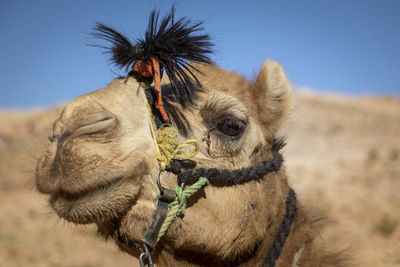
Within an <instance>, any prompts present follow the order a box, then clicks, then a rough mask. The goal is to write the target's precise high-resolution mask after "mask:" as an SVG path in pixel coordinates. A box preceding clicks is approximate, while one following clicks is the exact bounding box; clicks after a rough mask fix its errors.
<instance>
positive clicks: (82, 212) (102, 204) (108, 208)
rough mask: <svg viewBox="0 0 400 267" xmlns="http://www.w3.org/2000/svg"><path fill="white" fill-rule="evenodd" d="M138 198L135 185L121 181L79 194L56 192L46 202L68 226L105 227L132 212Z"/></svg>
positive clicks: (126, 180) (115, 180)
mask: <svg viewBox="0 0 400 267" xmlns="http://www.w3.org/2000/svg"><path fill="white" fill-rule="evenodd" d="M138 194H139V188H138V187H137V185H135V184H134V183H132V180H130V179H123V178H122V177H121V178H118V179H114V180H113V182H111V183H107V184H104V185H99V186H96V187H95V188H91V189H86V190H85V191H81V192H79V193H73V194H72V193H69V192H65V191H64V190H59V191H57V193H54V194H52V195H51V197H50V200H49V202H50V206H51V207H52V209H53V210H54V211H55V212H56V213H57V215H58V216H59V217H61V218H63V219H65V220H67V221H69V222H73V223H77V224H89V223H104V222H107V221H110V220H113V219H116V218H119V217H120V216H121V215H122V214H125V213H126V211H127V210H129V209H131V208H132V207H133V206H134V205H135V202H136V197H137V195H138Z"/></svg>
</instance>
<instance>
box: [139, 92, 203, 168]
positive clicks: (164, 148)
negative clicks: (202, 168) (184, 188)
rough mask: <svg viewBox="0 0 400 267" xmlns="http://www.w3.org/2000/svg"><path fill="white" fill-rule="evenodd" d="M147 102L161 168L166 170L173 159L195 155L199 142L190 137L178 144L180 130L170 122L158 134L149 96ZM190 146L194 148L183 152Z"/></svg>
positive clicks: (182, 158)
mask: <svg viewBox="0 0 400 267" xmlns="http://www.w3.org/2000/svg"><path fill="white" fill-rule="evenodd" d="M145 102H146V110H147V117H148V120H149V125H150V130H151V135H152V136H153V141H154V145H155V147H156V150H157V160H158V163H159V164H160V168H161V169H162V170H165V168H166V167H167V166H168V165H169V163H170V162H171V160H172V159H179V160H185V159H189V158H191V157H194V156H195V155H196V154H197V152H198V150H199V142H197V140H195V139H189V140H186V141H184V142H183V143H181V144H179V145H178V136H179V134H178V130H177V129H176V128H175V127H173V126H172V125H169V124H165V125H162V126H161V127H160V129H159V130H158V131H157V134H156V132H155V130H154V124H153V120H152V116H151V109H150V105H149V102H148V100H147V97H145ZM188 146H193V147H194V149H193V150H192V151H190V152H186V153H184V152H181V150H182V149H184V148H185V147H188Z"/></svg>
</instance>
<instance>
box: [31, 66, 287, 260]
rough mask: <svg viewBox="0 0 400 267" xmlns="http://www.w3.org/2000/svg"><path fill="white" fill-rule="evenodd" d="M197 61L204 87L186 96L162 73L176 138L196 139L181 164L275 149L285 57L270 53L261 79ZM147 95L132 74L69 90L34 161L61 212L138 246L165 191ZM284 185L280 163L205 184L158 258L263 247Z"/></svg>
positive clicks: (234, 159) (236, 253) (252, 158)
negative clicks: (259, 173)
mask: <svg viewBox="0 0 400 267" xmlns="http://www.w3.org/2000/svg"><path fill="white" fill-rule="evenodd" d="M193 66H194V69H192V72H193V74H194V75H195V77H196V78H197V79H198V82H199V83H197V82H196V83H193V85H194V86H199V85H198V84H201V90H199V91H198V92H197V93H196V96H195V98H194V99H193V100H192V101H187V102H186V103H184V104H182V102H181V101H180V99H178V97H177V96H176V94H175V93H174V91H173V90H170V87H171V83H172V82H171V80H172V79H171V77H169V76H168V77H166V76H165V78H164V79H163V81H162V84H163V86H162V91H163V100H164V102H165V105H164V107H165V110H166V112H167V113H168V114H169V118H170V122H171V124H172V125H173V126H174V127H176V129H177V130H178V132H179V137H178V139H179V142H183V141H185V140H188V139H195V140H197V142H198V144H199V147H198V152H197V154H196V155H195V156H193V157H192V158H190V160H188V161H187V162H184V163H183V164H182V166H181V167H182V169H183V170H186V169H188V170H190V169H198V168H216V169H226V170H237V169H241V168H247V167H249V166H253V165H255V164H258V163H260V162H262V161H263V160H267V159H269V158H271V157H272V154H273V150H274V147H275V149H276V147H277V146H279V144H277V139H276V134H277V131H278V129H279V128H280V126H281V125H282V123H283V122H284V120H285V118H286V116H287V115H288V112H289V110H290V107H291V103H292V102H291V98H292V96H291V87H290V84H289V82H288V80H287V78H286V76H285V74H284V72H283V70H282V68H281V66H280V65H279V64H278V63H276V62H273V61H266V62H265V63H264V64H263V65H262V68H261V70H260V72H259V74H258V76H257V78H256V79H255V81H248V80H246V79H244V78H243V77H241V76H239V75H238V74H236V73H234V72H228V71H225V70H223V69H221V68H219V67H217V66H215V65H213V64H206V63H202V62H200V63H196V64H194V65H193ZM148 90H149V89H148ZM146 99H147V96H146V90H145V89H144V88H143V82H140V80H139V81H138V79H137V76H134V75H128V76H127V77H124V78H117V79H115V80H114V81H112V82H111V83H110V84H108V85H107V86H106V87H105V88H102V89H98V90H96V91H93V92H91V93H89V94H85V95H82V96H79V97H77V98H76V99H74V100H72V101H71V102H70V103H69V104H68V105H67V106H66V107H65V109H64V111H63V112H62V113H61V115H60V117H59V118H58V119H57V120H56V121H55V122H54V125H53V128H52V130H51V132H50V134H49V140H50V143H49V146H48V149H47V151H46V152H45V153H44V155H43V156H42V157H41V158H40V160H39V161H38V164H37V168H36V185H37V188H38V190H39V191H40V192H41V193H44V194H48V195H49V196H50V200H49V201H50V204H51V207H52V209H53V210H54V211H55V212H56V213H57V215H58V216H60V217H61V218H63V219H65V220H67V221H70V222H73V223H76V224H89V223H94V224H96V225H97V226H98V231H99V233H100V234H102V235H104V236H105V237H110V238H113V239H114V240H115V242H116V243H117V244H118V245H119V246H120V247H121V248H122V249H123V250H125V251H127V252H128V253H130V254H132V255H135V256H138V251H137V250H136V249H135V248H141V246H142V240H143V237H144V233H145V232H146V230H147V229H148V228H149V227H150V225H151V224H152V221H153V215H154V211H155V209H156V202H157V198H158V197H159V194H160V191H159V189H158V186H157V183H156V178H157V174H158V171H159V168H160V167H159V161H158V160H157V150H156V147H155V143H154V139H153V136H152V133H151V129H150V126H149V125H150V124H151V123H154V121H155V120H156V119H157V118H156V117H157V114H156V112H154V109H153V110H152V112H150V113H149V112H148V109H147V106H146ZM187 149H188V150H190V149H191V148H187ZM206 178H207V177H206ZM160 180H161V183H162V186H163V187H165V188H172V187H173V186H175V185H177V176H176V175H175V174H173V173H171V172H168V171H163V172H161V175H160ZM287 193H288V186H287V181H286V174H285V170H284V167H281V168H280V169H279V170H278V171H276V172H271V173H269V174H267V175H265V176H264V177H263V178H262V179H259V180H257V181H249V182H246V183H243V184H236V185H231V186H217V185H213V184H210V185H208V186H206V187H204V188H202V189H200V190H199V191H198V192H196V193H195V194H194V195H193V196H191V197H190V198H189V199H188V201H187V208H186V210H185V212H184V214H183V215H182V216H179V217H178V218H176V220H175V221H174V222H173V223H172V225H171V226H170V228H169V229H168V230H167V232H166V233H165V235H164V236H163V237H162V238H161V240H160V241H159V243H158V244H157V247H156V251H155V259H156V261H158V262H162V260H164V261H165V262H168V261H172V260H174V261H178V262H179V261H181V262H186V263H187V262H191V263H193V264H196V263H198V262H201V261H202V260H203V259H204V255H207V256H206V257H205V258H206V260H209V261H210V262H234V261H235V260H236V261H239V259H246V257H247V256H248V255H250V254H251V255H254V253H255V251H257V250H258V248H259V247H261V246H264V248H265V250H267V249H266V248H268V247H270V246H271V244H272V242H273V236H274V235H275V233H276V232H277V231H278V228H279V226H280V222H281V219H282V217H283V214H284V212H285V211H284V206H285V200H286V196H287ZM268 236H269V237H268ZM264 240H266V241H265V242H264ZM261 254H262V253H261ZM261 254H260V255H259V256H260V257H261V258H262V257H265V253H264V254H263V255H261ZM188 255H189V256H188ZM257 255H258V254H257ZM188 258H190V261H189V260H187V259H188ZM160 264H161V263H160Z"/></svg>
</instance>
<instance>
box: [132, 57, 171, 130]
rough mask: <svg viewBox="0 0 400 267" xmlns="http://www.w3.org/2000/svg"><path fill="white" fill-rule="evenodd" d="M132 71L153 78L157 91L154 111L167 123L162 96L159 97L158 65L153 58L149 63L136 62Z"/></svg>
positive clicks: (159, 78) (159, 73)
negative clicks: (158, 112)
mask: <svg viewBox="0 0 400 267" xmlns="http://www.w3.org/2000/svg"><path fill="white" fill-rule="evenodd" d="M132 70H133V71H134V72H137V73H139V74H140V75H141V76H143V77H146V78H149V77H152V78H154V88H155V89H156V91H157V101H156V104H155V106H156V109H158V111H160V113H161V116H162V117H163V120H164V122H169V117H168V114H167V112H166V111H165V109H164V106H163V101H162V95H161V72H160V63H159V62H158V61H157V59H155V58H154V57H151V58H150V61H146V62H143V61H141V60H137V61H136V62H135V64H133V66H132Z"/></svg>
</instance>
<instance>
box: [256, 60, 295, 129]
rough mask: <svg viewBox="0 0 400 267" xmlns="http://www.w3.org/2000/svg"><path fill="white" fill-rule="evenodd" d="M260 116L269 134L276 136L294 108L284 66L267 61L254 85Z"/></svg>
mask: <svg viewBox="0 0 400 267" xmlns="http://www.w3.org/2000/svg"><path fill="white" fill-rule="evenodd" d="M254 97H255V102H256V103H257V110H258V116H259V119H260V120H261V122H262V124H263V125H264V126H265V128H266V130H267V132H268V134H270V135H272V136H274V135H275V133H276V131H277V130H278V129H279V128H280V127H281V125H282V123H283V122H284V121H285V119H286V117H287V115H288V113H289V112H290V110H291V108H292V103H293V99H292V98H293V96H292V88H291V86H290V83H289V80H288V79H287V77H286V75H285V73H284V71H283V70H282V67H281V66H280V65H279V64H278V63H277V62H275V61H265V62H264V64H263V66H262V68H261V71H260V73H259V74H258V77H257V80H256V83H255V85H254Z"/></svg>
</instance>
